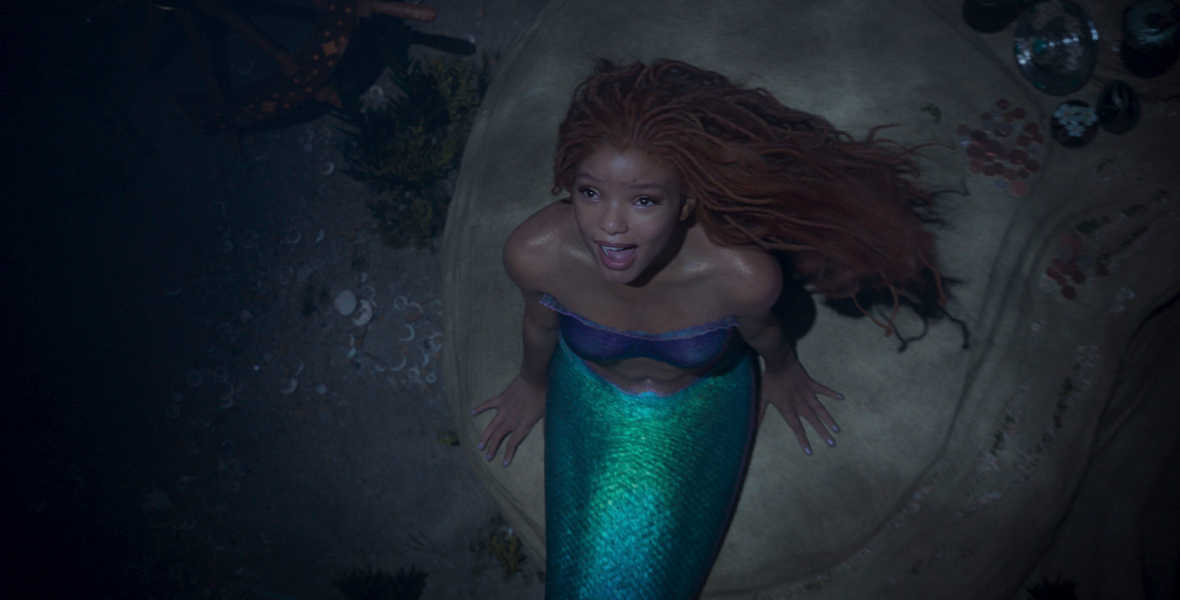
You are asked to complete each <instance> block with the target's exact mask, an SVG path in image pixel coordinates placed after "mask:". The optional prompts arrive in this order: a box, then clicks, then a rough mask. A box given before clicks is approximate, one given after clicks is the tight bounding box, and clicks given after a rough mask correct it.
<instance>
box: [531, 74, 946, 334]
mask: <svg viewBox="0 0 1180 600" xmlns="http://www.w3.org/2000/svg"><path fill="white" fill-rule="evenodd" d="M878 129H881V127H874V128H873V129H872V130H871V131H870V132H869V135H868V138H867V139H866V140H865V141H863V142H858V141H856V140H854V139H853V138H852V136H850V135H849V134H848V133H845V132H843V131H840V130H838V129H836V128H835V127H833V126H832V124H831V123H829V122H828V121H827V120H825V119H823V118H821V117H818V116H815V115H812V114H808V113H804V112H801V111H798V110H794V109H791V108H788V107H786V106H783V105H782V104H781V103H780V102H779V101H778V100H776V99H775V98H774V96H772V95H771V94H770V93H769V92H767V91H766V90H765V89H762V88H755V89H747V88H742V87H739V86H738V85H737V84H734V83H732V82H731V81H730V80H729V79H727V78H726V77H725V76H723V75H721V74H719V73H715V72H712V71H706V70H703V69H699V68H697V67H693V66H691V65H688V64H685V63H683V62H679V61H674V60H666V59H663V60H657V61H655V62H653V63H652V64H651V65H650V66H647V65H644V64H643V63H641V62H635V63H632V64H631V65H628V66H618V65H615V64H613V63H611V62H609V61H607V60H603V59H600V60H598V62H597V64H596V65H595V72H594V75H592V76H591V77H589V78H587V79H586V80H584V81H583V82H582V83H581V84H579V85H578V87H577V89H576V90H575V91H574V95H573V101H572V102H571V104H570V108H569V112H568V113H567V114H566V117H565V120H564V121H562V123H561V127H560V129H559V131H558V138H559V139H558V147H557V153H556V155H555V157H554V159H553V193H554V194H560V193H561V192H562V191H563V190H564V191H565V192H569V191H570V190H571V189H572V187H573V181H574V178H575V175H576V173H577V167H578V165H579V164H580V163H581V161H582V160H583V159H585V158H586V157H587V156H588V155H589V154H591V153H592V152H594V151H595V150H596V149H597V148H599V147H603V146H610V147H613V148H616V149H618V150H619V151H626V150H628V149H631V148H634V149H636V150H640V151H643V152H645V153H647V154H649V155H651V156H652V157H654V158H657V159H660V160H664V161H666V162H667V163H668V164H670V165H671V166H672V168H673V169H674V170H675V172H676V173H677V174H678V175H679V177H680V181H681V187H682V189H684V190H685V195H686V197H690V198H695V199H696V200H697V201H698V202H697V205H696V208H695V209H694V213H693V217H694V218H695V219H696V221H697V222H699V223H700V224H701V226H702V227H704V229H705V231H706V233H707V234H708V235H709V237H710V239H712V240H713V241H714V242H715V243H718V244H721V245H728V246H739V245H748V244H757V245H758V246H760V247H762V248H763V249H765V250H767V251H768V252H774V251H781V252H788V253H791V254H793V255H794V258H795V264H796V270H797V271H798V272H799V273H800V274H801V275H804V276H805V277H807V278H808V279H809V280H810V283H811V284H812V285H814V286H815V288H816V290H818V291H819V292H821V293H823V294H824V295H825V296H827V297H828V298H832V299H836V298H853V301H854V302H855V303H856V306H857V307H858V308H860V303H859V301H857V300H856V294H857V292H859V291H860V290H862V289H876V290H884V289H885V288H888V289H889V291H890V292H891V294H892V296H893V315H892V316H890V318H889V323H890V325H884V324H881V323H879V322H877V320H876V319H873V317H872V315H869V318H870V319H873V322H874V323H877V325H879V326H881V327H882V328H884V329H885V335H886V336H888V335H890V334H891V333H892V323H893V319H894V317H895V316H896V315H897V309H898V291H899V289H900V290H901V291H903V292H904V291H906V290H912V291H920V290H922V289H923V288H924V286H925V281H924V280H923V278H922V274H923V272H924V270H926V269H929V270H930V271H931V272H932V274H933V275H934V281H935V282H936V285H937V287H938V294H939V305H941V306H946V295H945V293H944V292H943V289H942V280H941V276H940V275H939V273H938V270H937V269H936V268H935V266H934V263H935V257H934V238H933V236H932V235H931V234H930V233H928V232H926V231H924V230H923V229H922V227H921V224H922V221H923V216H924V215H926V214H928V211H929V209H930V207H931V206H932V202H933V199H932V197H931V196H930V194H929V193H927V192H926V191H925V190H923V189H922V188H921V187H920V186H918V185H917V184H915V183H914V182H913V181H911V180H910V179H907V178H906V177H905V176H907V175H908V176H912V177H914V178H916V177H918V175H919V172H918V167H917V165H916V164H915V163H914V160H913V158H912V155H913V153H914V151H916V150H917V149H919V148H921V147H922V146H919V147H915V148H909V149H907V148H905V147H903V146H901V145H899V144H897V143H895V142H892V141H889V140H874V139H873V136H874V134H875V133H876V132H877V130H878ZM860 310H861V312H864V313H865V314H866V315H867V314H868V312H867V311H865V310H864V309H863V308H860Z"/></svg>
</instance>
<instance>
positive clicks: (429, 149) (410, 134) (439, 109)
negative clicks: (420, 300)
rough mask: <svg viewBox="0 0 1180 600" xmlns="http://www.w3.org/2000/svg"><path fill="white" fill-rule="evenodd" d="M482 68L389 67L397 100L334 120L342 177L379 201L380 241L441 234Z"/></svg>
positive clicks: (416, 241) (398, 242)
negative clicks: (340, 139)
mask: <svg viewBox="0 0 1180 600" xmlns="http://www.w3.org/2000/svg"><path fill="white" fill-rule="evenodd" d="M487 64H488V61H487V60H484V61H483V65H484V66H482V67H479V66H476V64H475V62H474V61H473V60H471V59H469V58H458V57H440V58H429V59H424V60H415V61H411V62H409V66H408V67H407V68H405V69H404V70H395V69H393V68H392V67H391V68H390V74H391V75H392V79H393V82H394V83H395V84H396V86H397V88H398V89H397V94H396V95H393V96H391V97H386V98H385V99H384V100H383V101H382V102H380V103H379V104H378V105H376V106H374V107H372V108H370V109H368V110H362V109H361V107H360V106H359V104H354V105H352V106H351V107H347V108H346V109H344V110H343V111H342V112H341V113H340V117H341V119H342V120H343V121H344V122H345V124H346V126H345V127H344V128H343V129H342V131H343V132H344V134H345V136H344V138H345V139H344V146H343V148H342V152H343V154H344V157H345V160H346V162H347V168H346V169H345V170H344V172H345V173H347V174H348V175H350V176H351V177H353V178H354V179H356V180H358V181H361V182H363V183H365V184H367V185H368V186H369V187H370V188H372V189H373V190H374V191H376V192H378V197H377V198H376V199H375V200H373V201H372V202H371V203H370V206H369V208H370V210H372V212H373V216H374V218H376V219H377V221H378V226H379V228H380V231H381V237H382V239H383V240H384V241H385V242H386V243H387V244H389V245H391V246H393V247H402V246H406V245H410V244H413V245H417V246H420V247H421V246H426V245H427V244H428V243H429V242H430V241H431V240H433V239H434V238H436V237H437V236H438V235H439V234H441V233H442V229H443V225H444V224H445V222H446V214H447V206H448V205H449V203H450V194H451V190H450V189H449V187H448V181H447V179H448V177H449V176H450V175H451V174H452V172H453V171H454V170H456V169H457V168H458V167H459V160H460V158H461V157H462V155H463V148H464V147H465V145H466V143H467V136H468V134H469V133H470V131H471V124H472V122H473V121H474V119H475V113H476V110H477V108H478V107H479V102H480V100H481V99H482V97H483V93H484V91H485V90H486V89H487V82H488V72H489V71H488V67H487Z"/></svg>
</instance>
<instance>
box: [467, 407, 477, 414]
mask: <svg viewBox="0 0 1180 600" xmlns="http://www.w3.org/2000/svg"><path fill="white" fill-rule="evenodd" d="M467 414H469V415H474V414H475V409H474V408H473V409H471V412H469V413H467Z"/></svg>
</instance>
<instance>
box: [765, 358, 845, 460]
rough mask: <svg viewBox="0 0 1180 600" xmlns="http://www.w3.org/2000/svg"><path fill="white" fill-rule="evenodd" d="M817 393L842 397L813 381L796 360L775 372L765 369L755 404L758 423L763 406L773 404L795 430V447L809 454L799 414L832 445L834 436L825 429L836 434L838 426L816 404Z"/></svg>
mask: <svg viewBox="0 0 1180 600" xmlns="http://www.w3.org/2000/svg"><path fill="white" fill-rule="evenodd" d="M817 394H823V395H825V396H829V397H831V398H836V399H838V400H843V399H844V395H843V394H841V393H839V392H837V391H835V390H833V389H831V388H829V387H827V386H825V385H822V384H820V383H817V382H816V381H815V380H813V379H812V378H811V377H810V376H808V375H807V371H806V370H804V369H803V365H801V364H799V361H798V360H796V361H795V362H794V363H793V364H792V365H791V366H789V367H786V368H784V369H783V370H782V371H780V372H778V373H771V372H769V371H767V372H765V373H763V374H762V398H761V400H760V402H759V403H758V424H759V425H761V424H762V417H763V415H765V414H766V406H767V405H768V404H773V405H774V407H775V408H777V409H778V411H779V412H780V413H782V415H783V419H785V420H786V421H787V426H788V427H790V428H791V431H794V432H795V437H797V438H798V439H799V446H801V447H802V448H803V452H804V453H806V454H811V445H810V444H809V443H808V442H807V433H806V432H805V431H804V430H803V421H802V420H801V419H800V417H802V418H803V419H807V421H808V422H809V423H811V426H812V427H814V428H815V430H816V431H818V432H819V435H820V437H821V438H823V440H824V441H825V442H827V444H828V445H829V446H831V447H833V448H834V447H835V446H836V439H835V438H833V437H832V434H831V433H829V432H828V430H829V429H831V430H832V432H836V433H839V432H840V428H839V427H838V426H837V425H836V421H835V420H834V419H832V415H830V414H828V409H826V408H824V405H823V404H820V401H819V398H818V397H817Z"/></svg>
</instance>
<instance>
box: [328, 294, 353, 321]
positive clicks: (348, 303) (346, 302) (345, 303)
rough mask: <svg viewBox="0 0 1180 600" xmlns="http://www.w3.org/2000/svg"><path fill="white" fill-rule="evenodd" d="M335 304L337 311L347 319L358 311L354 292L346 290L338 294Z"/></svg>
mask: <svg viewBox="0 0 1180 600" xmlns="http://www.w3.org/2000/svg"><path fill="white" fill-rule="evenodd" d="M334 303H335V305H336V311H337V312H339V313H340V314H341V315H342V316H345V317H347V316H348V315H351V314H352V313H353V311H355V310H356V305H357V298H356V294H355V293H353V291H352V290H344V291H343V292H340V293H339V294H336V300H335V302H334Z"/></svg>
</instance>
